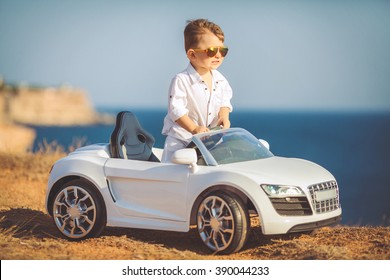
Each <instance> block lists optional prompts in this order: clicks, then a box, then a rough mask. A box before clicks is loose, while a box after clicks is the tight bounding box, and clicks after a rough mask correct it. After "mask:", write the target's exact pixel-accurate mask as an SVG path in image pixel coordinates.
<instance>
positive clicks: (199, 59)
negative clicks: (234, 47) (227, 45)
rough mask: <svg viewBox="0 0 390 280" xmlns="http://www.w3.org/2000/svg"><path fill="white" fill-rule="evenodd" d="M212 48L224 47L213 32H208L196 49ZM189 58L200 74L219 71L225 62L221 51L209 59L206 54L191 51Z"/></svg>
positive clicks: (188, 54) (189, 51) (188, 53)
mask: <svg viewBox="0 0 390 280" xmlns="http://www.w3.org/2000/svg"><path fill="white" fill-rule="evenodd" d="M210 47H223V42H222V41H221V40H220V39H219V38H218V37H217V36H215V35H214V34H213V33H212V32H210V31H207V33H206V34H204V35H202V37H201V39H200V41H199V44H198V46H197V47H196V48H195V49H196V50H205V49H208V48H210ZM187 57H188V58H189V60H190V62H191V64H192V66H194V68H195V70H196V71H198V72H199V73H200V74H202V73H204V72H209V71H210V70H214V69H217V68H218V67H219V66H220V65H221V64H222V62H223V60H224V57H222V55H221V53H220V52H219V51H218V52H217V54H216V55H215V56H213V57H209V56H207V54H206V52H200V51H195V50H194V49H189V50H188V52H187Z"/></svg>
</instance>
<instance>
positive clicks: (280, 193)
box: [261, 185, 305, 197]
mask: <svg viewBox="0 0 390 280" xmlns="http://www.w3.org/2000/svg"><path fill="white" fill-rule="evenodd" d="M261 187H262V189H263V190H264V191H265V192H266V194H267V195H268V196H271V197H287V196H305V193H304V192H303V191H302V190H301V189H300V188H298V187H294V186H281V185H261Z"/></svg>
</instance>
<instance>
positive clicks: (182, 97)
mask: <svg viewBox="0 0 390 280" xmlns="http://www.w3.org/2000/svg"><path fill="white" fill-rule="evenodd" d="M224 39H225V38H224V33H223V31H222V30H221V28H220V27H219V26H218V25H216V24H214V23H213V22H210V21H208V20H206V19H197V20H193V21H189V22H188V24H187V26H186V28H185V29H184V45H185V50H186V53H187V58H188V59H189V64H188V67H187V69H186V70H184V71H183V72H181V73H179V74H177V75H176V76H175V77H174V78H173V79H172V82H171V86H170V89H169V97H168V114H167V115H166V117H165V119H164V127H163V130H162V134H163V135H167V138H166V140H165V145H164V153H163V156H162V162H169V161H170V159H171V156H172V154H173V153H174V152H175V151H176V150H179V149H182V148H185V147H186V146H187V145H188V144H189V142H190V141H191V137H192V135H193V134H197V133H202V132H206V131H209V129H210V128H213V127H216V126H221V127H223V128H229V127H230V121H229V113H230V112H231V111H232V105H231V103H230V100H231V98H232V94H233V93H232V89H231V87H230V85H229V83H228V81H227V80H226V79H225V77H224V76H222V74H221V73H220V72H218V71H217V70H216V69H217V68H218V67H219V66H220V65H221V64H222V62H223V60H224V57H225V56H226V54H227V51H228V48H227V47H226V46H224V45H223V42H224Z"/></svg>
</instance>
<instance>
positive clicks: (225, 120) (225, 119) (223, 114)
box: [218, 107, 230, 128]
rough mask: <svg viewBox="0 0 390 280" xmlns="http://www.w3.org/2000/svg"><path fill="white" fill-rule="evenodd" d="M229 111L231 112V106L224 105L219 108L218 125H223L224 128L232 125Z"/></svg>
mask: <svg viewBox="0 0 390 280" xmlns="http://www.w3.org/2000/svg"><path fill="white" fill-rule="evenodd" d="M229 113H230V108H229V107H222V108H221V109H219V113H218V125H222V126H223V128H229V127H230V120H229Z"/></svg>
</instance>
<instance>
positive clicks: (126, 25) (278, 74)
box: [0, 0, 390, 112]
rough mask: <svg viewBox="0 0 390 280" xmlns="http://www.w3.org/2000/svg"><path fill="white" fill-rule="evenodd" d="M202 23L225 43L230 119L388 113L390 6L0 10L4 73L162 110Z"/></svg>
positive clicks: (44, 6) (46, 3)
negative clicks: (240, 113)
mask: <svg viewBox="0 0 390 280" xmlns="http://www.w3.org/2000/svg"><path fill="white" fill-rule="evenodd" d="M196 18H207V19H209V20H210V21H213V22H215V23H217V24H218V25H220V26H221V28H222V29H223V31H224V33H225V44H226V45H227V46H228V47H229V54H228V56H227V57H226V58H225V61H224V63H223V65H222V66H221V67H220V68H219V69H218V70H219V71H220V72H221V73H223V75H224V76H225V77H226V78H227V79H228V81H229V83H230V84H231V86H232V88H233V92H234V96H233V99H232V103H233V107H234V108H235V109H254V110H310V111H317V110H331V111H389V112H390V1H377V0H367V1H358V0H356V1H352V0H350V1H347V0H340V1H333V0H330V1H315V0H311V1H309V0H308V1H303V0H302V1H277V0H274V1H255V0H253V1H250V0H242V1H233V0H224V1H219V0H214V1H204V0H197V1H185V0H182V1H175V0H166V1H151V0H143V1H131V0H127V1H125V0H122V1H119V0H116V1H115V0H114V1H102V0H94V1H92V0H83V1H76V0H68V1H57V0H35V1H28V0H0V75H1V76H2V77H3V79H4V80H5V81H6V82H7V83H16V84H18V83H23V84H29V85H33V86H48V87H57V86H60V85H68V86H73V87H75V88H82V89H84V90H86V91H87V92H88V95H89V97H90V99H91V102H92V103H93V105H94V106H96V107H104V108H108V107H112V108H114V107H121V108H126V109H129V110H131V109H132V108H166V105H167V96H168V88H169V84H170V81H171V79H172V78H173V76H174V75H175V74H176V73H178V72H181V71H182V70H183V69H185V68H186V67H187V64H188V60H187V58H186V55H185V51H184V42H183V30H184V27H185V25H186V21H187V20H189V19H196Z"/></svg>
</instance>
